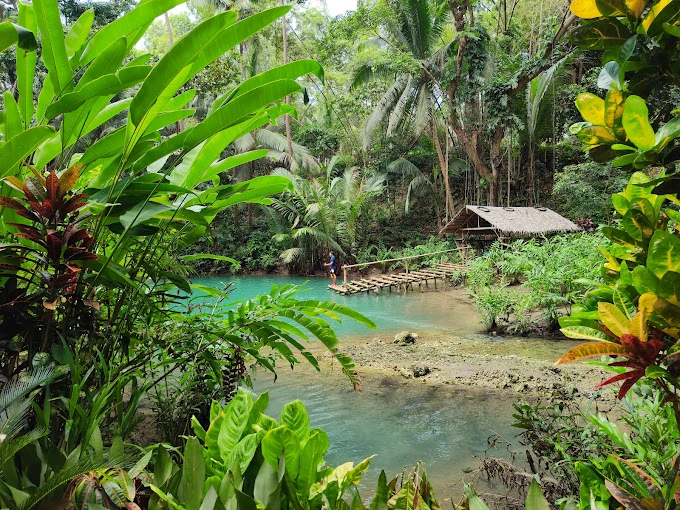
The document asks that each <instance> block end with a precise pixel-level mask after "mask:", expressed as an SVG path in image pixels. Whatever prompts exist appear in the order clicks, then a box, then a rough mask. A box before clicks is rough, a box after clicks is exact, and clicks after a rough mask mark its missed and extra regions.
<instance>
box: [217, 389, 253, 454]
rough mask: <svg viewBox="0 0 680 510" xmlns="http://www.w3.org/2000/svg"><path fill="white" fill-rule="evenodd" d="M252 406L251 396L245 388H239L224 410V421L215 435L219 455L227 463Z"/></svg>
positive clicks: (241, 434) (242, 432) (241, 433)
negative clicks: (216, 435)
mask: <svg viewBox="0 0 680 510" xmlns="http://www.w3.org/2000/svg"><path fill="white" fill-rule="evenodd" d="M252 407H253V397H252V396H251V395H250V393H248V392H247V391H245V390H239V391H238V392H237V393H236V396H235V397H234V398H233V399H232V400H231V402H229V404H228V405H227V407H226V408H225V410H224V421H223V422H222V426H221V428H220V432H219V435H218V437H217V442H218V446H219V449H220V456H221V457H222V460H223V461H224V462H225V463H227V462H228V461H229V460H230V459H231V454H232V453H233V451H234V449H235V448H236V445H237V444H238V442H239V441H240V440H241V437H242V436H243V435H244V432H246V427H247V426H248V416H249V414H250V410H251V409H252Z"/></svg>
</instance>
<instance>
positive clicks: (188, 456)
mask: <svg viewBox="0 0 680 510" xmlns="http://www.w3.org/2000/svg"><path fill="white" fill-rule="evenodd" d="M204 481H205V460H204V458H203V447H202V446H201V443H199V441H198V439H196V438H195V437H190V438H189V439H187V443H186V445H185V447H184V465H183V466H182V494H183V496H184V506H185V507H186V509H187V510H199V508H200V507H201V502H202V501H203V482H204Z"/></svg>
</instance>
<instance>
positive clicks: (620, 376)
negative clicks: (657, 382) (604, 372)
mask: <svg viewBox="0 0 680 510" xmlns="http://www.w3.org/2000/svg"><path fill="white" fill-rule="evenodd" d="M638 372H642V373H644V370H639V369H638V370H632V371H630V372H624V373H623V374H616V375H615V376H614V377H610V378H609V379H606V380H604V381H602V382H601V383H600V384H598V385H597V386H596V387H597V388H602V387H604V386H607V385H608V384H614V383H615V382H619V381H623V380H625V379H630V378H631V377H635V374H637V373H638Z"/></svg>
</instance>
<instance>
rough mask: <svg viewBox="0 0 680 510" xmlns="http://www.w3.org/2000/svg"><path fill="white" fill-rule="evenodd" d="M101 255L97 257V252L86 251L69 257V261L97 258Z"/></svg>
mask: <svg viewBox="0 0 680 510" xmlns="http://www.w3.org/2000/svg"><path fill="white" fill-rule="evenodd" d="M98 258H99V257H97V254H96V253H92V252H91V251H84V252H82V253H79V254H76V255H73V256H71V257H69V258H68V260H69V261H71V260H97V259H98Z"/></svg>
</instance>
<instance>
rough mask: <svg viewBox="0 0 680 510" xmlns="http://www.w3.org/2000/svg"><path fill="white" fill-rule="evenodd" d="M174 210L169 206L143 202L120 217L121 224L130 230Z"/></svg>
mask: <svg viewBox="0 0 680 510" xmlns="http://www.w3.org/2000/svg"><path fill="white" fill-rule="evenodd" d="M171 209H172V208H171V207H170V206H167V205H163V204H158V203H156V202H147V201H142V202H140V203H138V204H137V205H135V206H134V207H133V208H132V209H130V210H129V211H127V212H126V213H125V214H122V215H121V216H120V222H121V224H122V225H123V227H125V228H126V229H130V228H132V227H134V226H136V225H140V224H141V223H144V222H145V221H148V220H150V219H151V218H154V217H155V216H157V215H159V214H161V213H162V212H165V211H169V210H171Z"/></svg>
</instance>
